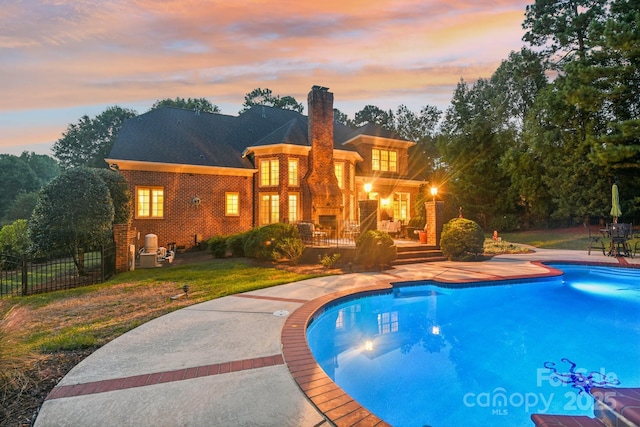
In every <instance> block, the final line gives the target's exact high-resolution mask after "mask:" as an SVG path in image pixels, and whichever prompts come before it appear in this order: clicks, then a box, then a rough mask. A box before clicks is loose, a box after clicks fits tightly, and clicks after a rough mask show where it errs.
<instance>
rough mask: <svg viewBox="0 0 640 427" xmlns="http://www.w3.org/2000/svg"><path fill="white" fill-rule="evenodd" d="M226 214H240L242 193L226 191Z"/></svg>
mask: <svg viewBox="0 0 640 427" xmlns="http://www.w3.org/2000/svg"><path fill="white" fill-rule="evenodd" d="M225 215H227V216H238V215H240V195H239V194H238V193H225Z"/></svg>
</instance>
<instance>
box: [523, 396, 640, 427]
mask: <svg viewBox="0 0 640 427" xmlns="http://www.w3.org/2000/svg"><path fill="white" fill-rule="evenodd" d="M591 394H592V395H593V396H594V398H595V403H594V408H593V413H594V414H595V416H596V418H590V417H587V416H584V415H580V416H577V415H552V414H533V415H531V421H533V423H534V424H535V425H536V426H537V427H634V426H640V388H600V387H594V388H592V389H591Z"/></svg>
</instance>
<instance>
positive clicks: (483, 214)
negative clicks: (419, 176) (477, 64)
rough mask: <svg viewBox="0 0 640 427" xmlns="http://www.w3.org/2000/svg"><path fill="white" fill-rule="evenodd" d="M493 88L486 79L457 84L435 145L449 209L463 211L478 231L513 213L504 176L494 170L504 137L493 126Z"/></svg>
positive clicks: (494, 123) (495, 125) (494, 124)
mask: <svg viewBox="0 0 640 427" xmlns="http://www.w3.org/2000/svg"><path fill="white" fill-rule="evenodd" d="M494 89H495V88H494V87H493V86H492V85H491V84H490V82H489V81H488V80H486V79H479V80H478V81H477V83H476V84H475V85H474V86H473V87H471V88H469V86H468V85H467V84H466V83H465V82H464V81H461V82H460V83H458V86H457V88H456V91H455V93H454V96H453V98H452V105H451V106H450V107H449V108H448V109H447V111H446V113H445V118H444V121H443V124H442V134H441V135H440V136H439V138H438V141H437V146H438V149H439V150H440V153H441V154H442V160H443V162H444V163H446V165H447V167H448V173H447V178H446V180H447V181H448V184H447V185H448V186H449V193H450V194H451V196H450V202H452V203H449V204H450V205H451V204H453V206H462V207H464V211H465V216H466V217H469V218H472V219H474V218H475V219H476V220H477V222H479V223H480V224H481V225H482V226H483V228H488V227H489V226H497V225H496V224H495V223H494V222H495V221H496V220H497V219H498V218H502V217H503V216H504V215H505V214H512V213H513V211H514V208H513V203H511V202H510V200H509V198H508V196H507V194H506V191H505V190H506V189H507V188H509V185H510V181H509V177H508V176H507V175H506V174H505V173H504V172H503V171H502V170H501V169H500V167H499V164H500V159H501V157H502V155H503V153H504V152H505V149H506V147H505V141H506V140H507V138H505V137H503V135H502V134H501V130H500V129H499V126H497V124H496V119H495V115H494V108H493V107H492V102H493V100H494V99H495V96H496V95H495V90H494Z"/></svg>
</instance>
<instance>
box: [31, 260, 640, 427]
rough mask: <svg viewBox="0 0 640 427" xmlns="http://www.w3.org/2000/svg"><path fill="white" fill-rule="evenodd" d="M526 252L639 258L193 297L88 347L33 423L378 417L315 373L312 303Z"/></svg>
mask: <svg viewBox="0 0 640 427" xmlns="http://www.w3.org/2000/svg"><path fill="white" fill-rule="evenodd" d="M536 261H543V262H544V261H553V262H562V261H568V262H580V263H590V264H602V265H613V266H620V265H627V264H628V265H632V266H635V267H640V258H635V259H627V258H624V259H623V258H618V259H616V258H611V257H606V256H603V255H602V254H591V255H587V253H586V251H560V250H539V249H538V250H536V252H534V253H530V254H520V255H500V256H496V257H494V258H493V259H491V260H488V261H483V262H429V263H421V264H408V265H401V266H396V267H394V268H392V269H390V270H386V271H383V272H368V273H354V274H344V275H338V276H327V277H321V278H316V279H310V280H304V281H300V282H295V283H290V284H286V285H281V286H277V287H273V288H268V289H262V290H258V291H253V292H248V293H245V294H239V295H233V296H228V297H224V298H220V299H216V300H212V301H208V302H204V303H201V304H197V305H193V306H190V307H186V308H183V309H181V310H178V311H175V312H172V313H170V314H168V315H165V316H162V317H160V318H157V319H154V320H152V321H150V322H147V323H145V324H144V325H142V326H140V327H138V328H136V329H134V330H132V331H130V332H128V333H126V334H124V335H122V336H120V337H119V338H117V339H115V340H113V341H112V342H110V343H108V344H107V345H105V346H103V347H101V348H100V349H98V350H97V351H95V352H94V353H93V354H91V355H90V356H89V357H87V358H86V359H85V360H83V361H82V362H81V363H79V364H78V365H77V366H76V367H74V368H73V369H72V370H71V371H70V372H69V373H68V374H67V375H66V376H65V377H64V378H63V379H62V380H61V381H60V382H59V383H58V385H57V386H56V387H55V388H54V389H53V390H52V391H51V393H50V394H49V396H48V397H47V400H46V401H45V402H44V404H43V406H42V408H41V410H40V413H39V415H38V417H37V420H36V423H35V426H36V427H46V426H56V427H61V426H88V425H90V426H123V425H136V426H176V425H181V426H296V427H297V426H330V425H339V426H343V425H344V426H347V425H354V426H355V425H358V426H368V425H385V424H384V423H383V422H381V421H380V420H379V419H378V418H377V417H375V416H374V415H372V414H369V413H368V412H367V411H366V410H365V409H364V408H362V407H360V405H359V404H357V402H355V401H353V400H352V399H351V398H350V397H349V396H348V395H346V394H345V393H344V392H342V391H341V390H340V389H339V388H338V387H337V386H335V384H333V383H332V382H331V381H330V380H329V382H327V380H326V378H324V377H323V376H322V375H323V374H322V373H321V371H318V370H319V367H317V365H316V364H315V362H314V361H313V359H310V353H309V352H308V349H307V348H306V344H305V342H304V326H305V323H304V322H306V319H307V318H308V317H309V316H310V315H311V313H312V312H313V311H314V309H315V308H316V307H319V306H321V305H322V304H324V303H325V302H326V301H330V300H331V299H333V298H334V297H335V296H337V295H344V294H348V293H353V292H354V291H358V290H364V289H367V288H384V287H387V286H389V284H390V283H394V282H403V281H414V280H430V279H432V280H439V281H445V282H461V281H478V280H499V279H504V278H521V277H532V276H540V275H546V274H548V272H549V270H548V269H547V268H546V267H544V266H543V265H541V264H539V263H537V262H536ZM303 390H304V391H303Z"/></svg>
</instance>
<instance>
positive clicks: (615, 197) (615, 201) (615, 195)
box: [611, 182, 622, 223]
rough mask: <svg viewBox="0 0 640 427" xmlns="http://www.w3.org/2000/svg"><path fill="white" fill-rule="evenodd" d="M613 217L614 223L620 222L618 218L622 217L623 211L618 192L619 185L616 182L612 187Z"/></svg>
mask: <svg viewBox="0 0 640 427" xmlns="http://www.w3.org/2000/svg"><path fill="white" fill-rule="evenodd" d="M611 216H612V217H613V222H614V223H616V222H618V217H620V216H622V211H621V210H620V194H619V192H618V184H616V183H615V182H614V183H613V186H612V187H611Z"/></svg>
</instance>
